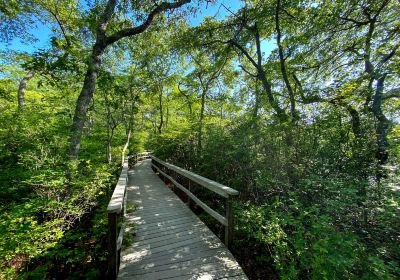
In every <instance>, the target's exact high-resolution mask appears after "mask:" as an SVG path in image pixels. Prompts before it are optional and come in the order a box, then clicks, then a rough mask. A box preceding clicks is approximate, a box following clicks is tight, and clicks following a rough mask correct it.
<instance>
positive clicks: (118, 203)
mask: <svg viewBox="0 0 400 280" xmlns="http://www.w3.org/2000/svg"><path fill="white" fill-rule="evenodd" d="M127 182H128V161H125V163H124V165H123V166H122V170H121V174H120V176H119V179H118V182H117V185H116V186H115V189H114V192H113V195H112V196H111V199H110V202H109V203H108V206H107V211H108V213H117V214H119V213H121V211H122V208H123V204H124V196H125V191H126V185H127Z"/></svg>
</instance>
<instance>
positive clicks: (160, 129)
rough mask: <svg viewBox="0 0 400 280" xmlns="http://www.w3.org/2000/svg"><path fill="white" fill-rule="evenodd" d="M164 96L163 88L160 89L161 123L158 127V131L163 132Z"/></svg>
mask: <svg viewBox="0 0 400 280" xmlns="http://www.w3.org/2000/svg"><path fill="white" fill-rule="evenodd" d="M162 96H163V92H162V88H161V89H160V95H159V97H158V98H159V106H160V123H159V125H158V127H157V130H158V133H160V134H161V132H162V128H163V125H164V112H163V103H162Z"/></svg>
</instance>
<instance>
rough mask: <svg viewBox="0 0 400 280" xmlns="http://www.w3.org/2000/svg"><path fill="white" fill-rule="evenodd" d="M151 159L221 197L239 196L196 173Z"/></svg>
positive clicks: (233, 191)
mask: <svg viewBox="0 0 400 280" xmlns="http://www.w3.org/2000/svg"><path fill="white" fill-rule="evenodd" d="M150 158H151V159H154V160H155V161H157V162H158V163H160V164H161V165H164V166H165V167H167V168H168V169H171V170H173V171H175V172H177V173H179V174H181V175H182V176H184V177H186V178H188V179H190V180H192V181H193V182H196V183H197V184H199V185H201V186H203V187H205V188H207V189H209V190H211V191H213V192H215V193H217V194H219V195H221V196H223V197H226V198H228V197H230V196H236V195H238V194H239V192H238V191H237V190H235V189H232V188H230V187H227V186H225V185H222V184H220V183H218V182H215V181H213V180H210V179H208V178H206V177H203V176H200V175H198V174H196V173H193V172H191V171H188V170H186V169H183V168H181V167H179V166H176V165H173V164H170V163H168V162H165V161H163V160H161V159H159V158H157V157H155V156H150Z"/></svg>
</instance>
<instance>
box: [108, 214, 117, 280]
mask: <svg viewBox="0 0 400 280" xmlns="http://www.w3.org/2000/svg"><path fill="white" fill-rule="evenodd" d="M117 216H118V215H117V213H108V254H109V255H108V276H109V279H116V278H117V275H118V266H117V262H118V252H117V238H118V232H117V230H118V229H117Z"/></svg>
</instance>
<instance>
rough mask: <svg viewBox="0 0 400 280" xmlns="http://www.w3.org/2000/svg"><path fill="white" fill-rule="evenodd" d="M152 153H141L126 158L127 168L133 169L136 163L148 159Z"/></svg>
mask: <svg viewBox="0 0 400 280" xmlns="http://www.w3.org/2000/svg"><path fill="white" fill-rule="evenodd" d="M152 154H153V152H142V153H136V154H134V155H131V156H128V162H129V167H133V166H134V165H135V164H136V163H137V162H138V161H140V160H143V159H147V158H150V156H151V155H152Z"/></svg>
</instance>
